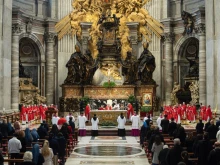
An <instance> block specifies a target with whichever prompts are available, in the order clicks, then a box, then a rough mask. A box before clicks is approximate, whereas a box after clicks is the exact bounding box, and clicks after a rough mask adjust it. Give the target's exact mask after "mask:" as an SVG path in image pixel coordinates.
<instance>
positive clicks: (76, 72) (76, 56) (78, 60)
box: [64, 45, 84, 84]
mask: <svg viewBox="0 0 220 165" xmlns="http://www.w3.org/2000/svg"><path fill="white" fill-rule="evenodd" d="M75 49H76V52H75V53H73V54H72V55H71V57H70V59H69V61H68V62H67V64H66V67H67V68H68V74H67V78H66V79H65V81H64V84H80V83H81V80H82V68H83V64H84V63H83V61H82V54H81V51H80V48H79V46H77V45H76V46H75Z"/></svg>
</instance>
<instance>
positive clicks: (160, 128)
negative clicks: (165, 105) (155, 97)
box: [157, 114, 163, 131]
mask: <svg viewBox="0 0 220 165" xmlns="http://www.w3.org/2000/svg"><path fill="white" fill-rule="evenodd" d="M162 119H163V117H162V114H160V116H159V117H158V118H157V126H158V128H159V130H160V131H161V130H162V127H161V125H160V124H161V120H162Z"/></svg>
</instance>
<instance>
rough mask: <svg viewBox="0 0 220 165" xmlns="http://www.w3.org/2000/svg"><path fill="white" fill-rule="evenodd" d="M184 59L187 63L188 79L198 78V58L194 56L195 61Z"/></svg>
mask: <svg viewBox="0 0 220 165" xmlns="http://www.w3.org/2000/svg"><path fill="white" fill-rule="evenodd" d="M186 59H187V60H188V61H189V73H188V74H189V77H198V76H199V57H198V55H196V56H195V59H191V58H188V57H187V56H186Z"/></svg>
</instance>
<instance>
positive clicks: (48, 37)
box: [44, 32, 56, 104]
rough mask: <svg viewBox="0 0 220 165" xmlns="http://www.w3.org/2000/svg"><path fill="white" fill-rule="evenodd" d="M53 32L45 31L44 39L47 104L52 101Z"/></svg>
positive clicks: (53, 75)
mask: <svg viewBox="0 0 220 165" xmlns="http://www.w3.org/2000/svg"><path fill="white" fill-rule="evenodd" d="M55 35H56V34H55V33H50V32H47V33H45V35H44V36H45V41H46V98H47V104H53V103H54V97H55V96H54V94H55V91H54V89H55V70H54V62H55V59H54V39H55Z"/></svg>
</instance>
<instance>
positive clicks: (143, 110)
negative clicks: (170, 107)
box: [141, 106, 152, 112]
mask: <svg viewBox="0 0 220 165" xmlns="http://www.w3.org/2000/svg"><path fill="white" fill-rule="evenodd" d="M151 109H152V107H151V106H142V107H141V112H150V111H151Z"/></svg>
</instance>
